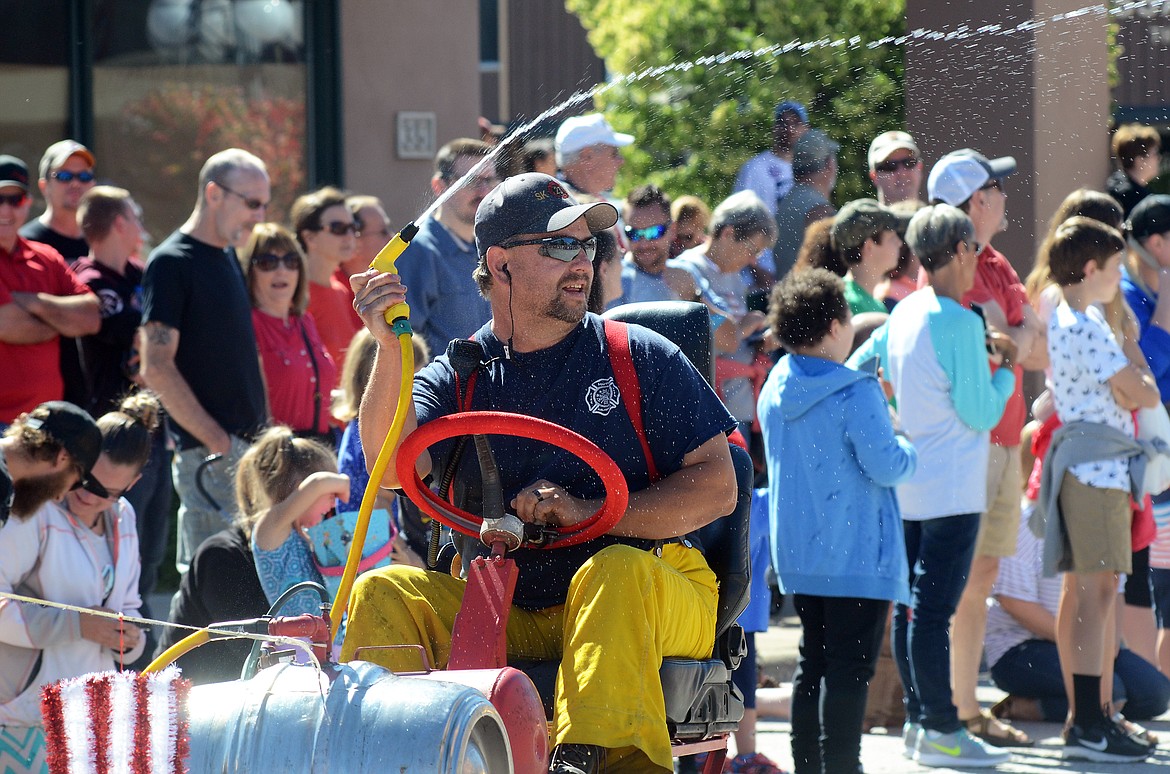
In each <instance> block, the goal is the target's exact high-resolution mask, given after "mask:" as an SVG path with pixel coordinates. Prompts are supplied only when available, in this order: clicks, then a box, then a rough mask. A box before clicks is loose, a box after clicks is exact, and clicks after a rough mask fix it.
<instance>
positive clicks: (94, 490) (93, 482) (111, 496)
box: [70, 473, 130, 500]
mask: <svg viewBox="0 0 1170 774" xmlns="http://www.w3.org/2000/svg"><path fill="white" fill-rule="evenodd" d="M78 489H84V490H85V491H87V492H89V493H90V494H91V495H93V496H94V497H100V498H102V499H103V500H119V499H121V498H122V496H123V495H125V494H126V493H127V492H129V491H130V487H126V488H125V489H123V490H121V491H120V492H111V491H110V490H109V489H106V487H105V485H104V484H102V482H101V481H98V480H97V479H96V478H94V477H93V474H92V473H91V474H89V476H88V477H86V478H85V479H83V480H81V481H78V482H77V483H76V484H74V485H73V486H72V487H70V491H76V490H78Z"/></svg>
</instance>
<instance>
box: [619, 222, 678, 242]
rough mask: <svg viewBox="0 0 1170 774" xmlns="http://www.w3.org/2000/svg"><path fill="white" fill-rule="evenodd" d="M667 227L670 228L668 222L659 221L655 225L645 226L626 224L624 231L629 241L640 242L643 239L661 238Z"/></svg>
mask: <svg viewBox="0 0 1170 774" xmlns="http://www.w3.org/2000/svg"><path fill="white" fill-rule="evenodd" d="M668 228H670V224H669V223H659V224H658V225H657V226H647V227H646V228H634V227H633V226H626V227H625V229H624V231H625V232H626V236H627V237H629V238H630V241H631V242H641V241H643V240H646V241H650V240H654V239H662V237H663V236H664V235H665V234H666V230H667V229H668Z"/></svg>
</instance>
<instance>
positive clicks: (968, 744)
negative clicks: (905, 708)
mask: <svg viewBox="0 0 1170 774" xmlns="http://www.w3.org/2000/svg"><path fill="white" fill-rule="evenodd" d="M1010 757H1011V753H1009V752H1008V751H1007V750H999V749H996V748H995V747H991V746H989V745H987V744H986V743H984V742H983V740H981V739H976V738H975V737H973V736H971V735H970V734H968V733H967V730H966V729H964V728H960V729H959V730H958V731H953V732H951V733H949V734H944V733H941V732H939V731H932V730H930V729H929V728H924V729H922V733H921V734H919V735H918V744H917V745H915V747H914V760H916V761H918V762H919V763H921V764H922V765H923V766H953V767H958V768H972V769H982V768H990V767H992V766H998V765H999V764H1001V763H1006V762H1007V760H1008V758H1010Z"/></svg>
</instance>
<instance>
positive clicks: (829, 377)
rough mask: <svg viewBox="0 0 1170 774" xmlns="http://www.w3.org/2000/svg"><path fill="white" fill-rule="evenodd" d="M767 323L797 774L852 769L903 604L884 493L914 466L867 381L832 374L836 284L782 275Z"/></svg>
mask: <svg viewBox="0 0 1170 774" xmlns="http://www.w3.org/2000/svg"><path fill="white" fill-rule="evenodd" d="M769 322H770V324H771V327H772V331H773V332H774V333H775V334H776V335H777V337H778V338H779V339H780V341H781V342H782V343H783V344H784V346H785V348H786V349H787V350H788V352H789V354H788V355H786V356H785V357H784V358H783V359H781V360H780V362H779V363H778V364H777V365H776V367H775V368H774V369H773V370H772V372H771V374H770V375H769V377H768V380H767V382H766V383H765V384H764V387H763V389H762V391H761V393H760V400H759V416H760V423H761V426H762V430H763V436H764V445H765V453H766V456H767V463H768V496H769V499H770V502H771V506H772V507H771V509H770V514H769V515H770V526H771V540H772V552H773V562H774V566H775V568H776V573H777V575H778V576H779V580H780V585H781V587H782V588H783V589H784V591H785V592H788V593H792V594H793V596H794V602H795V605H796V611H797V613H798V615H799V616H800V620H801V625H802V627H803V629H804V633H803V636H802V638H801V643H800V663H799V666H798V669H797V672H796V675H795V678H794V684H793V693H792V757H793V761H794V762H795V766H796V772H797V774H803V772H809V773H810V774H821V772H822V771H833V772H838V771H841V772H844V771H848V772H854V771H860V770H861V767H860V763H859V755H860V751H861V724H862V720H863V718H864V716H865V700H866V693H867V690H868V684H869V680H870V678H872V677H873V672H874V665H875V662H876V659H877V656H878V651H879V649H880V646H881V638H882V634H883V631H884V628H885V622H886V617H887V615H888V613H889V601H890V600H891V599H896V600H898V601H899V602H902V603H906V602H908V601H909V597H910V593H909V585H908V578H909V569H908V567H907V563H906V552H905V547H904V544H903V538H902V518H901V512H900V511H899V508H898V501H897V498H896V496H895V493H894V486H895V485H897V484H899V483H901V482H902V481H905V480H906V479H908V478H909V477H910V476H911V475H912V474H913V472H914V469H915V466H916V465H917V461H918V455H917V453H916V452H915V450H914V447H913V446H911V445H910V443H909V441H907V440H906V439H905V438H903V437H899V436H897V435H895V433H894V428H893V426H892V424H891V421H890V414H889V409H888V407H887V405H886V398H885V395H884V394H883V392H882V388H881V386H880V385H879V384H878V381H877V379H876V378H874V377H873V376H871V375H870V374H868V373H865V372H862V371H855V370H853V369H852V368H848V367H846V366H845V365H843V364H844V362H845V359H846V358H847V357H848V356H849V351H850V349H851V347H852V344H853V324H852V315H851V313H850V311H849V305H848V302H847V301H846V300H845V286H844V283H843V282H842V281H841V279H840V278H839V277H837V276H836V275H834V274H833V273H831V272H828V271H825V270H823V269H814V270H811V271H807V272H802V273H799V274H795V275H793V276H790V277H789V278H788V279H786V280H785V281H784V282H782V283H780V284H779V285H777V286H776V289H775V290H774V291H773V293H772V303H771V309H770V311H769Z"/></svg>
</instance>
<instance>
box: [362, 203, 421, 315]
mask: <svg viewBox="0 0 1170 774" xmlns="http://www.w3.org/2000/svg"><path fill="white" fill-rule="evenodd" d="M417 233H418V226H416V225H414V223H413V222H412V223H407V224H406V225H405V226H404V227H403V229H402V230H401V231H399V232H398V233H397V234H395V235H394V238H393V239H391V240H390V241H389V242H387V243H386V246H385V247H383V248H382V249H381V250H379V251H378V254H377V255H375V256H374V260H373V262H372V263H370V268H373V269H377V270H378V271H381V272H385V273H386V274H397V273H398V268H397V267H396V266H395V265H394V263H395V261H397V260H398V256H400V255H402V251H403V250H405V249H406V248H407V246H408V245H409V244H410V240H412V239H414V237H415V234H417ZM408 319H410V306H409V305H407V304H395V305H394V306H392V307H390V308H389V309H387V310H386V322H387V323H389V324H390V325H393V324H394V322H395V321H396V320H408Z"/></svg>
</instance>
